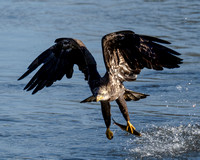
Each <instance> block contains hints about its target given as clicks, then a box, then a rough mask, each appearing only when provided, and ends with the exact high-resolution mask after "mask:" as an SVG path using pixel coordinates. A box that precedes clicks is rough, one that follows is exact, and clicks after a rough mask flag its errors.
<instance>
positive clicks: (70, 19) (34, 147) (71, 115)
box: [0, 0, 200, 160]
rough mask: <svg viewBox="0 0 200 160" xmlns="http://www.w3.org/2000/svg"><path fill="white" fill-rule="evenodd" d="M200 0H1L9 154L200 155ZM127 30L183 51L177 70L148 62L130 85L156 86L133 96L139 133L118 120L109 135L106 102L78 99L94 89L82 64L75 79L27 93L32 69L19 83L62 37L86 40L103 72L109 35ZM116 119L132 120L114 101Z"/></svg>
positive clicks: (0, 76)
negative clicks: (103, 112)
mask: <svg viewBox="0 0 200 160" xmlns="http://www.w3.org/2000/svg"><path fill="white" fill-rule="evenodd" d="M199 8H200V3H199V1H198V0H191V1H187V0H181V1H175V0H142V1H139V0H136V1H129V0H124V1H116V0H115V1H114V0H112V1H106V0H102V1H92V0H89V1H87V2H85V1H79V0H78V1H73V0H69V1H64V0H59V1H53V0H7V1H1V2H0V15H1V18H0V35H1V36H0V44H1V45H0V51H1V54H0V60H1V63H0V142H1V143H0V157H1V159H59V160H64V159H65V160H66V159H126V160H131V159H199V158H200V147H199V146H200V110H199V107H200V100H199V94H200V92H199V82H200V76H199V75H200V63H199V62H200V54H199V50H200V46H199V37H200V31H199V27H200V21H199V19H200V10H199ZM124 29H130V30H133V31H135V32H136V33H138V34H147V35H151V36H157V37H160V38H164V39H166V40H168V41H170V42H172V44H171V45H168V46H169V47H171V48H173V49H175V50H176V51H178V52H180V53H182V55H181V58H183V59H184V63H183V64H182V65H181V68H179V69H174V70H169V69H166V70H164V71H162V72H157V71H152V70H148V69H144V70H143V71H142V72H141V74H140V75H139V76H138V79H137V81H135V82H131V83H126V84H125V85H126V87H127V88H129V89H132V90H134V91H138V92H142V93H146V94H150V96H149V97H148V98H146V99H143V100H140V101H137V102H128V108H129V113H130V118H131V121H132V123H133V124H134V126H135V127H136V128H137V130H139V131H141V133H142V134H143V136H142V137H141V138H138V137H135V136H132V135H129V134H127V133H125V132H123V131H121V130H120V129H119V128H118V127H117V126H115V125H113V124H112V125H111V129H112V130H113V131H114V138H113V140H111V141H109V140H107V139H106V136H105V125H104V121H103V118H102V115H101V109H100V105H99V103H90V104H89V103H88V104H81V103H79V102H80V101H81V100H83V99H84V98H86V97H88V96H90V95H91V93H90V90H89V88H88V86H87V82H85V81H84V80H83V75H82V73H80V72H79V71H78V69H77V67H76V68H75V73H74V77H73V78H72V79H70V80H68V79H66V78H63V80H61V81H59V82H56V83H55V84H54V85H53V86H52V87H50V88H47V89H44V90H42V91H40V92H39V93H38V94H36V95H31V93H29V92H25V91H23V87H24V86H25V84H26V83H27V82H28V80H29V78H30V76H29V77H28V78H26V79H24V80H22V81H17V79H18V78H19V76H20V75H21V74H22V73H23V72H25V71H26V68H27V66H28V65H29V64H30V63H31V61H32V60H33V59H34V58H35V57H36V56H37V55H38V54H39V53H41V52H42V51H44V50H45V49H47V48H48V47H49V46H51V45H52V44H53V41H54V40H55V39H56V38H58V37H73V38H78V39H81V40H82V41H83V42H84V43H85V44H86V46H87V47H88V49H89V50H90V51H91V52H92V53H93V55H94V57H95V59H96V61H97V63H98V69H99V72H100V73H101V75H103V74H104V72H105V68H104V63H103V59H102V53H101V52H102V51H101V37H102V36H103V35H105V34H107V33H110V32H113V31H118V30H124ZM112 117H113V118H114V119H115V120H116V121H117V122H120V123H123V124H125V121H124V119H123V117H122V115H121V113H120V110H119V109H118V107H117V105H116V103H115V102H113V103H112Z"/></svg>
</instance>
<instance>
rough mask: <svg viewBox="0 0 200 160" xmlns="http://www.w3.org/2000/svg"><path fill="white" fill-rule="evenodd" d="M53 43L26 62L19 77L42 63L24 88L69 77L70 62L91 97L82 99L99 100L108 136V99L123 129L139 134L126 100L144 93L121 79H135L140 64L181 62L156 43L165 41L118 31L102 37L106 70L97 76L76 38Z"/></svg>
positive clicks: (171, 65) (156, 65) (152, 66)
mask: <svg viewBox="0 0 200 160" xmlns="http://www.w3.org/2000/svg"><path fill="white" fill-rule="evenodd" d="M55 43H56V44H55V45H53V46H52V47H50V48H49V49H47V50H46V51H44V52H43V53H41V54H40V55H39V56H38V57H37V58H36V59H35V60H34V61H33V62H32V63H31V64H30V66H29V67H28V70H27V71H26V72H25V73H24V74H23V75H22V76H21V77H20V78H19V80H21V79H23V78H24V77H26V76H27V75H29V74H30V73H31V72H32V71H33V70H35V69H36V68H37V67H38V66H40V65H41V64H43V65H42V67H41V68H40V69H39V70H38V71H37V73H36V74H35V75H34V76H33V77H32V79H31V80H30V81H29V83H28V84H27V85H26V86H25V88H24V89H25V90H27V91H29V90H32V89H33V92H32V93H33V94H35V93H36V92H38V91H39V90H41V89H43V88H44V87H49V86H51V85H52V84H53V83H54V82H55V81H57V80H61V79H62V77H63V76H64V75H66V77H67V78H71V77H72V75H73V66H74V64H76V65H78V67H79V70H80V71H82V72H83V73H84V75H85V80H87V81H88V84H89V87H90V89H91V92H92V96H90V97H89V98H87V99H85V100H83V101H82V102H92V101H100V102H101V108H102V114H103V117H104V120H105V124H106V127H107V130H106V136H107V138H108V139H112V137H113V133H112V132H111V131H110V124H111V113H110V108H111V107H110V103H109V102H110V101H114V100H116V102H117V104H118V105H119V108H120V110H121V112H122V114H123V116H124V118H125V120H126V121H127V127H126V131H128V132H130V133H132V134H135V133H137V134H136V135H140V134H139V132H137V131H135V128H134V127H133V125H132V124H131V123H130V118H129V114H128V109H127V106H126V101H130V100H134V101H136V100H139V99H141V98H146V96H148V95H146V94H142V93H137V92H134V91H131V90H128V89H126V88H125V87H124V85H123V82H124V81H134V80H136V78H137V74H139V73H140V71H141V69H143V68H144V67H146V68H149V69H154V70H163V68H178V67H179V64H181V63H182V59H180V58H178V57H177V55H180V54H179V53H178V52H176V51H174V50H172V49H169V48H167V47H165V46H163V45H160V44H158V43H164V44H170V43H169V42H167V41H165V40H162V39H159V38H155V37H150V36H145V35H138V34H135V33H134V32H132V31H119V32H114V33H110V34H107V35H105V36H104V37H103V38H102V50H103V57H104V62H105V66H106V73H105V75H104V76H103V77H101V76H100V75H99V73H98V71H97V67H96V61H95V60H94V58H93V56H92V54H91V53H90V52H89V51H88V49H87V48H86V47H85V45H84V44H83V43H82V42H81V41H80V40H77V39H72V38H59V39H57V40H55ZM122 126H123V125H122ZM123 128H124V127H123Z"/></svg>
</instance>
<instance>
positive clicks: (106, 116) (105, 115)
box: [101, 101, 113, 140]
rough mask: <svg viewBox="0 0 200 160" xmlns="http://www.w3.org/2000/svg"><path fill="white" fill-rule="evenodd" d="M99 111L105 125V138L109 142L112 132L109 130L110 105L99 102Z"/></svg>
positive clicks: (105, 102) (106, 102)
mask: <svg viewBox="0 0 200 160" xmlns="http://www.w3.org/2000/svg"><path fill="white" fill-rule="evenodd" d="M101 111H102V115H103V118H104V121H105V124H106V127H107V129H106V137H107V138H108V139H109V140H111V139H112V138H113V132H112V131H111V130H110V124H111V113H110V103H109V102H108V101H101Z"/></svg>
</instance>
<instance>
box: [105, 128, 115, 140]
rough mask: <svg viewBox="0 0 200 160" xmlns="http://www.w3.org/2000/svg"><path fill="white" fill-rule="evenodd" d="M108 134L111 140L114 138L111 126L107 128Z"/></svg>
mask: <svg viewBox="0 0 200 160" xmlns="http://www.w3.org/2000/svg"><path fill="white" fill-rule="evenodd" d="M106 136H107V138H108V139H109V140H111V139H112V138H113V132H112V131H111V130H110V128H107V130H106Z"/></svg>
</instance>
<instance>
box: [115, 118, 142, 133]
mask: <svg viewBox="0 0 200 160" xmlns="http://www.w3.org/2000/svg"><path fill="white" fill-rule="evenodd" d="M112 120H113V122H114V124H115V125H117V126H119V127H120V128H121V129H122V130H124V131H127V132H129V133H131V134H134V135H136V136H142V135H141V133H139V132H138V131H136V130H135V127H134V126H133V125H132V124H131V123H130V122H129V121H128V122H127V126H125V125H122V124H119V123H117V122H116V121H115V120H114V119H112Z"/></svg>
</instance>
